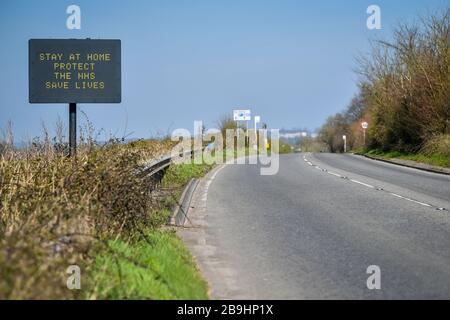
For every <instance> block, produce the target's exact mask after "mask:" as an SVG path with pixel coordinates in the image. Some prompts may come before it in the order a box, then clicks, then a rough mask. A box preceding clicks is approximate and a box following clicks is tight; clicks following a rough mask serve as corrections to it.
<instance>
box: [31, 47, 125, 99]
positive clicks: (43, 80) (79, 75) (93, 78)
mask: <svg viewBox="0 0 450 320" xmlns="http://www.w3.org/2000/svg"><path fill="white" fill-rule="evenodd" d="M121 98H122V95H121V42H120V40H90V39H86V40H74V39H67V40H65V39H55V40H53V39H31V40H30V41H29V100H30V103H119V102H121Z"/></svg>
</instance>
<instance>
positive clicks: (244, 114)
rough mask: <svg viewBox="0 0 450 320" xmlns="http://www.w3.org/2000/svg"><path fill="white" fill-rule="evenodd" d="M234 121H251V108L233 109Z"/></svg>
mask: <svg viewBox="0 0 450 320" xmlns="http://www.w3.org/2000/svg"><path fill="white" fill-rule="evenodd" d="M233 119H234V121H250V120H252V116H251V112H250V110H233Z"/></svg>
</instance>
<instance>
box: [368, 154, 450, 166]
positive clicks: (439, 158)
mask: <svg viewBox="0 0 450 320" xmlns="http://www.w3.org/2000/svg"><path fill="white" fill-rule="evenodd" d="M365 154H367V155H369V156H375V157H380V158H383V159H402V160H411V161H416V162H420V163H425V164H429V165H432V166H438V167H444V168H450V158H449V157H448V156H446V155H444V154H440V153H435V154H428V155H427V154H422V153H404V152H399V151H382V150H370V151H368V152H366V153H365Z"/></svg>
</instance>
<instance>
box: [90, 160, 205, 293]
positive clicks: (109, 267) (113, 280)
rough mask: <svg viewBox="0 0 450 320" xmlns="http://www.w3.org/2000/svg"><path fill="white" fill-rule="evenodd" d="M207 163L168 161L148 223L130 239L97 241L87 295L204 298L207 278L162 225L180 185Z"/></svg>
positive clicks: (186, 251) (173, 234) (179, 241)
mask: <svg viewBox="0 0 450 320" xmlns="http://www.w3.org/2000/svg"><path fill="white" fill-rule="evenodd" d="M211 167H212V166H209V165H205V164H179V165H172V166H171V167H169V169H168V171H167V172H166V174H165V176H164V178H163V181H162V183H161V186H162V187H161V188H160V191H161V192H162V196H161V194H160V195H159V197H160V202H161V204H162V208H161V209H160V210H159V211H158V212H154V213H153V214H152V215H151V219H152V224H153V228H147V229H146V230H145V231H144V232H143V234H141V235H139V236H138V237H137V238H135V239H131V240H129V241H126V240H124V239H122V238H118V239H115V240H113V241H110V242H109V243H108V246H107V247H106V248H105V247H104V246H102V247H100V250H99V251H98V253H97V254H96V258H95V262H94V264H93V266H92V267H91V268H90V269H89V278H90V283H89V287H90V288H89V290H88V291H87V292H86V298H89V299H189V300H193V299H207V298H208V294H207V284H206V282H205V281H204V280H203V278H202V276H201V275H200V273H199V271H198V269H197V267H196V265H195V263H194V261H193V259H192V256H191V254H190V253H189V252H188V250H187V248H186V247H185V246H184V244H183V243H182V241H181V240H180V239H179V238H178V237H177V235H176V234H175V232H174V231H173V230H170V229H168V228H162V227H163V226H164V224H165V223H166V222H167V221H168V219H169V217H170V215H171V209H172V207H173V205H174V204H175V203H176V202H177V201H178V199H179V196H180V194H181V192H182V190H183V188H184V186H185V185H186V184H187V183H188V182H189V181H190V179H192V178H199V177H201V176H203V175H204V174H205V173H206V172H208V170H209V169H211Z"/></svg>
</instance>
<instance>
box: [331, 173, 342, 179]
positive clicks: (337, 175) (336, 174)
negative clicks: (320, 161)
mask: <svg viewBox="0 0 450 320" xmlns="http://www.w3.org/2000/svg"><path fill="white" fill-rule="evenodd" d="M328 173H329V174H331V175H333V176H336V177H339V178H342V176H341V175H340V174H339V173H334V172H331V171H328Z"/></svg>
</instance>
